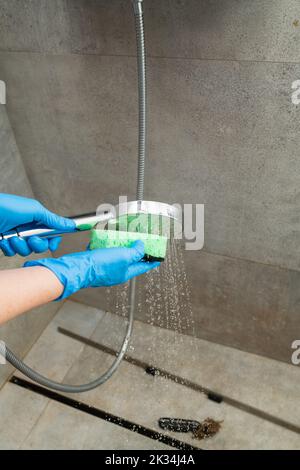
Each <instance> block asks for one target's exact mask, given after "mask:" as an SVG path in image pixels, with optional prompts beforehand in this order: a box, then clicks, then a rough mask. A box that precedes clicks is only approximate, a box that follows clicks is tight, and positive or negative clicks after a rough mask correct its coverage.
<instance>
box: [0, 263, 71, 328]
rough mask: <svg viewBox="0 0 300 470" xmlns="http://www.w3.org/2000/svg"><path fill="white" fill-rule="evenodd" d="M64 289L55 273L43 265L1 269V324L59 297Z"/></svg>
mask: <svg viewBox="0 0 300 470" xmlns="http://www.w3.org/2000/svg"><path fill="white" fill-rule="evenodd" d="M63 289H64V288H63V286H62V284H61V283H60V281H59V280H58V278H57V277H56V276H55V274H53V273H52V272H51V271H50V270H49V269H47V268H44V267H41V266H35V267H28V268H21V269H12V270H7V271H0V325H1V324H3V323H5V322H7V321H8V320H11V319H12V318H14V317H17V316H18V315H21V314H22V313H24V312H26V311H28V310H31V309H32V308H34V307H38V306H40V305H43V304H46V303H48V302H51V301H52V300H55V299H57V298H59V297H60V296H61V295H62V293H63Z"/></svg>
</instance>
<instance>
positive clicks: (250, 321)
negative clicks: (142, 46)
mask: <svg viewBox="0 0 300 470" xmlns="http://www.w3.org/2000/svg"><path fill="white" fill-rule="evenodd" d="M21 3H22V8H18V7H20V5H21ZM21 3H20V2H19V1H17V0H14V1H3V2H2V4H1V8H2V15H1V18H0V26H1V27H0V44H1V46H0V50H1V51H2V52H1V53H0V79H5V80H6V82H7V85H8V111H9V116H10V120H11V123H12V126H13V129H14V132H15V135H16V139H17V142H18V144H19V147H20V148H21V149H22V157H23V160H24V164H25V167H26V170H27V173H28V175H29V178H30V181H31V183H32V186H33V188H34V191H35V194H36V195H37V197H38V198H40V199H41V200H42V201H43V202H44V203H46V204H47V205H48V206H49V207H50V208H51V209H52V210H57V211H59V212H61V213H65V214H72V213H76V212H77V213H80V212H85V211H91V210H93V209H94V208H95V207H96V206H97V205H98V204H99V203H100V202H102V201H103V200H105V201H106V202H115V201H116V200H117V197H118V195H119V194H120V193H121V194H128V195H129V196H130V197H134V190H135V176H136V168H135V167H136V132H137V129H136V119H137V107H136V65H135V57H134V55H135V38H134V24H133V20H132V15H131V6H130V2H129V0H128V1H127V0H126V1H125V0H123V1H122V0H112V1H110V2H107V1H89V0H87V1H79V0H69V1H66V0H65V1H63V0H56V1H53V2H47V1H42V0H39V1H38V0H34V1H31V2H29V1H27V2H21ZM145 10H146V17H145V23H146V33H147V46H148V51H149V56H150V57H149V60H148V74H149V125H150V128H149V145H148V158H149V160H148V163H147V181H146V197H147V198H151V199H159V200H165V201H170V202H174V201H178V202H201V203H205V209H206V223H205V253H202V254H200V253H194V254H193V255H190V254H187V255H186V261H187V264H188V267H189V271H190V273H191V278H192V281H191V285H192V290H193V305H194V310H195V315H196V316H197V319H198V320H197V325H198V327H197V330H196V334H197V335H198V336H200V337H205V338H209V339H212V340H214V341H219V342H224V343H226V344H230V345H232V346H236V347H239V348H243V349H246V350H251V351H254V352H259V353H261V354H266V355H270V356H272V357H277V358H282V359H284V360H289V351H290V343H291V339H292V336H293V335H295V334H296V331H297V329H299V327H300V319H299V312H298V304H297V299H298V296H297V289H298V282H299V279H298V276H299V273H298V271H299V267H300V265H299V241H300V237H299V216H298V201H299V189H298V187H299V184H298V181H299V172H300V166H299V158H298V149H299V145H300V134H299V119H300V108H299V107H298V108H297V107H296V106H294V105H293V104H292V102H291V85H292V82H293V81H294V80H297V79H300V58H299V45H300V26H299V25H300V10H299V2H298V1H296V0H292V1H291V0H281V1H279V0H260V1H258V0H254V1H252V2H249V1H247V0H242V1H236V0H224V1H222V2H220V1H217V0H211V1H208V0H205V1H204V0H203V1H200V0H178V1H176V0H169V1H167V0H166V1H163V2H162V1H158V0H148V1H147V2H145ZM20 31H22V35H20ZM77 247H78V244H77V242H76V241H72V242H71V243H69V244H68V246H67V247H66V249H67V250H72V249H77ZM220 266H222V270H224V273H225V274H224V276H223V277H222V276H220V275H219V274H220V273H219V272H218V271H217V272H215V270H216V269H218V268H219V267H220ZM215 276H217V279H215ZM203 286H204V287H203ZM223 289H225V291H226V295H224V296H223V297H222V300H223V303H220V302H219V301H218V292H220V291H221V292H223ZM245 290H246V292H247V293H248V294H247V295H246V296H245V295H244V292H245ZM93 295H94V296H95V295H96V294H91V293H88V294H87V293H82V294H81V296H80V298H81V299H83V298H84V300H85V301H87V302H93ZM97 295H98V294H97ZM99 298H101V297H99ZM96 301H98V297H97V299H96ZM272 312H273V315H274V317H272ZM272 320H273V321H274V324H273V323H272ZM244 325H247V328H246V327H245V328H244ZM272 325H273V326H272ZM274 325H275V326H274ZM281 327H282V330H280V331H282V332H283V333H282V334H281V336H280V339H278V334H279V333H278V331H279V329H280V328H281ZM274 328H278V331H277V330H276V331H275V332H274ZM254 333H255V334H254ZM266 337H267V338H269V339H267V340H266Z"/></svg>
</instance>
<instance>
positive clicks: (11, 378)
mask: <svg viewBox="0 0 300 470" xmlns="http://www.w3.org/2000/svg"><path fill="white" fill-rule="evenodd" d="M65 303H66V302H63V304H62V306H61V307H60V308H59V309H58V311H57V312H56V314H55V316H54V318H55V317H56V316H58V315H59V312H60V310H61V309H63V307H64V304H65ZM54 318H53V320H54ZM53 320H52V321H53ZM101 320H102V318H101V319H100V318H99V320H98V322H97V324H96V326H95V327H94V329H93V330H92V332H91V334H90V337H91V336H92V335H93V333H94V332H95V330H96V328H97V327H98V325H99V323H100V321H101ZM59 328H60V327H58V328H57V329H59ZM44 331H45V330H43V331H42V333H41V335H40V337H41V336H42V334H43V332H44ZM38 339H39V338H38ZM36 342H37V341H36ZM36 342H35V343H34V344H33V345H32V347H31V348H30V350H29V351H28V352H27V354H29V353H30V351H31V349H33V347H34V345H35V344H36ZM83 349H84V346H83V347H82V349H81V350H80V352H79V353H78V355H77V356H76V360H77V359H78V357H79V356H80V355H81V353H82V351H83ZM27 354H26V355H25V359H24V360H26V356H27ZM73 365H74V364H72V365H70V367H69V368H68V370H67V371H66V373H65V374H64V376H63V378H62V381H63V380H64V379H65V377H66V376H67V375H68V373H69V372H70V370H71V368H72V367H73ZM15 372H16V371H13V372H12V374H11V376H10V378H9V380H8V381H9V382H10V383H14V382H13V380H14V379H15V378H17V379H18V380H23V379H21V377H18V376H15V375H14V374H15ZM6 383H7V382H6ZM29 383H33V382H29ZM45 397H46V395H45ZM50 404H51V400H50V399H49V398H48V400H47V402H46V403H45V406H44V408H43V410H42V411H41V413H40V415H39V416H38V417H37V419H36V421H35V422H34V424H33V425H32V427H31V429H30V430H29V432H28V434H27V435H26V437H25V438H24V439H23V440H22V442H21V444H20V445H19V447H18V448H19V449H20V448H21V447H22V446H23V444H24V443H25V442H26V440H27V439H28V438H29V437H30V434H31V433H32V431H33V430H34V428H35V427H36V425H37V424H38V422H39V421H40V419H41V418H42V416H43V414H44V413H45V412H46V410H47V408H48V406H49V405H50Z"/></svg>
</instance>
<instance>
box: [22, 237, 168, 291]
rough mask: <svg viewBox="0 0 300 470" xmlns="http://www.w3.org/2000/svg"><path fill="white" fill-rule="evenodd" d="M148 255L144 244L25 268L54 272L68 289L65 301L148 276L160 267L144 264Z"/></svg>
mask: <svg viewBox="0 0 300 470" xmlns="http://www.w3.org/2000/svg"><path fill="white" fill-rule="evenodd" d="M144 254H145V251H144V244H143V242H141V241H136V242H134V243H133V245H132V246H131V248H100V249H98V250H88V251H85V252H83V253H73V254H69V255H66V256H63V257H62V258H57V259H54V258H49V259H39V260H36V261H28V262H27V263H25V265H24V266H25V267H29V266H44V267H45V268H48V269H50V270H51V271H52V272H53V273H54V274H55V275H56V276H57V277H58V279H59V280H60V282H61V283H62V284H63V286H64V292H63V294H62V296H61V297H60V298H59V299H57V300H61V299H65V298H66V297H69V296H70V295H72V294H74V293H75V292H77V291H78V290H80V289H83V288H86V287H101V286H113V285H116V284H122V283H123V282H126V281H128V280H129V279H131V278H133V277H135V276H139V275H140V274H144V273H146V272H147V271H150V269H153V268H156V267H157V266H159V264H160V263H159V262H151V263H149V262H145V261H141V260H142V258H143V256H144Z"/></svg>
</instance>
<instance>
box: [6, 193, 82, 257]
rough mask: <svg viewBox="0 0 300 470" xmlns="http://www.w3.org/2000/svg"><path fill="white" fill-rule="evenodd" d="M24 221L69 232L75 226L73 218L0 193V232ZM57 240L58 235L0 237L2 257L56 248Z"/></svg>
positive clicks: (29, 200) (58, 238) (33, 202)
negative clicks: (27, 237) (47, 236)
mask: <svg viewBox="0 0 300 470" xmlns="http://www.w3.org/2000/svg"><path fill="white" fill-rule="evenodd" d="M27 223H32V224H34V223H41V224H43V225H46V226H47V227H49V228H53V229H58V230H63V231H72V230H74V228H75V223H74V222H73V221H72V220H70V219H65V218H64V217H60V216H58V215H55V214H53V212H50V211H48V210H47V209H46V208H45V207H44V206H42V204H40V203H39V202H38V201H35V200H34V199H28V198H25V197H20V196H14V195H11V194H3V193H0V234H1V233H5V232H7V231H9V230H11V229H13V228H15V227H18V226H19V225H23V224H27ZM0 238H1V237H0ZM60 241H61V238H60V237H53V238H49V239H47V238H40V237H36V236H33V237H30V238H29V239H27V240H26V241H25V240H24V239H22V238H19V237H12V238H11V239H9V240H0V249H1V250H2V251H3V253H4V254H5V256H14V255H15V254H18V255H21V256H28V255H30V254H31V253H32V252H34V253H43V252H44V251H47V250H50V251H55V250H57V248H58V246H59V244H60Z"/></svg>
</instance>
